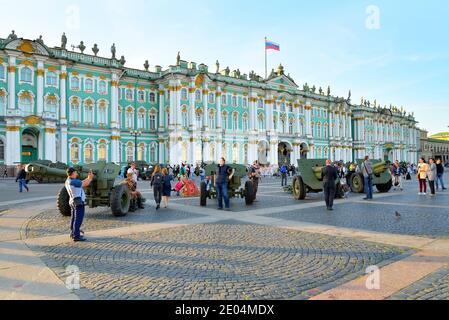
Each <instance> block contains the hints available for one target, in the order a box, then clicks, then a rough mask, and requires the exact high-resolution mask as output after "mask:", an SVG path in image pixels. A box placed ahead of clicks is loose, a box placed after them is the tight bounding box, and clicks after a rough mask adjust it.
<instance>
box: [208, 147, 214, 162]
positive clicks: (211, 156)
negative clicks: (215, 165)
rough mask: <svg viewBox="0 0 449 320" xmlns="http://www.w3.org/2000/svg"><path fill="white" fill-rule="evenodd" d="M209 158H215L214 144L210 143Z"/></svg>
mask: <svg viewBox="0 0 449 320" xmlns="http://www.w3.org/2000/svg"><path fill="white" fill-rule="evenodd" d="M209 159H211V160H213V159H215V144H213V143H211V144H210V146H209Z"/></svg>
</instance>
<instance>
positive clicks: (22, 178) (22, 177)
mask: <svg viewBox="0 0 449 320" xmlns="http://www.w3.org/2000/svg"><path fill="white" fill-rule="evenodd" d="M26 178H27V173H26V171H25V167H24V166H20V167H19V173H18V174H17V178H16V182H17V181H18V182H19V192H20V193H22V192H23V188H25V189H26V190H27V192H29V191H30V189H29V188H28V186H27V181H26Z"/></svg>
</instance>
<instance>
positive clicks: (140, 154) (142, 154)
mask: <svg viewBox="0 0 449 320" xmlns="http://www.w3.org/2000/svg"><path fill="white" fill-rule="evenodd" d="M137 160H138V161H143V160H145V143H143V142H142V143H140V144H139V146H138V147H137Z"/></svg>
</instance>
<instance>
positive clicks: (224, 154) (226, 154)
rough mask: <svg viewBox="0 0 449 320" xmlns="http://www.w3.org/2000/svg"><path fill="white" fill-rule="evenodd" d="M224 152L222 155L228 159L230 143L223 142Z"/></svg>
mask: <svg viewBox="0 0 449 320" xmlns="http://www.w3.org/2000/svg"><path fill="white" fill-rule="evenodd" d="M222 153H223V155H222V157H223V158H225V159H226V160H227V159H228V145H227V144H226V143H223V146H222Z"/></svg>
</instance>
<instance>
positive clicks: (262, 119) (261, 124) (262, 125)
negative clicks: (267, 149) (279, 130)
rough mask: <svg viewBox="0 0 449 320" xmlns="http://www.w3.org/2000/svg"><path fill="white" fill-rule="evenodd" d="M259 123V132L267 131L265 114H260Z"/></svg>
mask: <svg viewBox="0 0 449 320" xmlns="http://www.w3.org/2000/svg"><path fill="white" fill-rule="evenodd" d="M258 123H259V130H260V131H264V130H265V117H264V115H263V113H260V114H259V117H258Z"/></svg>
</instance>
